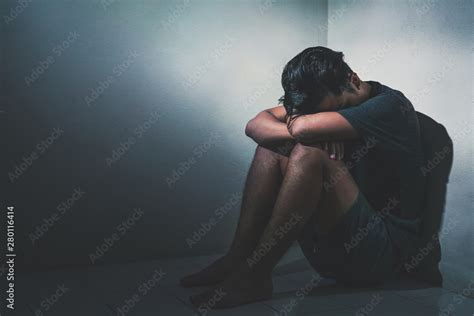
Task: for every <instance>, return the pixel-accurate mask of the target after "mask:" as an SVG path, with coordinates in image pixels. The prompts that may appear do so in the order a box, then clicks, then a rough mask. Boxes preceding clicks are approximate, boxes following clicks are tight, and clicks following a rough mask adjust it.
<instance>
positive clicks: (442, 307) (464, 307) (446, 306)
mask: <svg viewBox="0 0 474 316" xmlns="http://www.w3.org/2000/svg"><path fill="white" fill-rule="evenodd" d="M414 301H415V302H419V303H421V304H425V305H428V306H432V307H435V308H437V309H438V310H439V314H440V315H449V316H458V315H459V316H461V315H466V316H472V315H474V300H473V299H471V298H468V297H465V296H462V295H460V294H455V293H444V294H441V295H431V296H425V297H419V298H415V299H414Z"/></svg>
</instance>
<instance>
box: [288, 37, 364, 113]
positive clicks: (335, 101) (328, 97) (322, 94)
mask: <svg viewBox="0 0 474 316" xmlns="http://www.w3.org/2000/svg"><path fill="white" fill-rule="evenodd" d="M343 57H344V54H343V53H342V52H335V51H333V50H331V49H329V48H326V47H322V46H317V47H309V48H306V49H305V50H303V51H302V52H301V53H299V54H298V55H296V56H295V57H294V58H293V59H291V60H290V61H289V62H288V63H287V64H286V66H285V68H284V70H283V74H282V77H281V83H282V86H283V89H284V90H285V94H284V96H283V97H281V98H280V102H281V103H283V106H284V107H285V109H286V112H287V114H288V115H289V116H293V115H303V114H310V113H316V112H323V111H336V110H338V109H339V108H342V107H347V106H351V105H356V104H358V103H359V102H360V101H361V100H362V99H363V98H364V97H366V96H367V91H366V87H365V86H363V87H361V86H362V85H361V84H362V83H363V82H362V81H361V80H360V79H359V77H358V76H357V74H356V73H354V72H353V71H352V69H351V68H350V67H349V66H348V65H347V64H346V63H345V62H344V60H343Z"/></svg>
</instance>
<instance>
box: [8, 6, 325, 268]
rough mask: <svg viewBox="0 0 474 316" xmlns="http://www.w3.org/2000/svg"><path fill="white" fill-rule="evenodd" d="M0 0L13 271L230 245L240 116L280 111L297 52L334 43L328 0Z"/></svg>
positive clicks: (242, 143) (244, 149)
mask: <svg viewBox="0 0 474 316" xmlns="http://www.w3.org/2000/svg"><path fill="white" fill-rule="evenodd" d="M0 6H1V7H0V8H1V13H2V14H1V15H2V16H5V17H6V19H5V20H4V21H3V22H2V23H3V24H2V26H1V27H2V28H1V32H2V38H4V41H5V43H8V45H7V46H2V55H3V59H2V69H4V70H5V76H2V80H3V81H2V82H3V85H2V100H6V108H7V112H8V116H9V117H8V119H9V125H8V135H9V149H8V151H9V155H8V156H7V157H4V158H3V159H4V161H3V165H5V166H6V169H7V170H6V172H5V174H6V176H7V178H8V180H7V181H9V182H10V183H9V186H8V194H7V196H8V198H9V200H8V201H7V202H8V203H9V204H12V205H14V206H15V207H16V218H17V225H16V230H17V231H16V236H17V244H18V245H17V252H18V254H19V258H18V259H19V260H20V261H21V262H19V264H20V263H21V264H22V265H23V266H25V265H26V267H27V268H41V267H46V266H60V265H76V264H91V263H94V264H102V263H110V262H119V261H122V262H123V261H130V260H140V259H147V258H157V257H165V256H171V255H173V256H185V255H190V254H195V253H211V252H216V251H222V250H223V249H224V248H225V247H227V246H228V244H229V243H230V238H231V236H232V234H233V230H234V226H235V222H236V219H237V210H238V206H239V203H240V201H239V195H240V192H241V189H242V186H243V181H244V178H245V173H246V170H247V168H248V165H249V162H250V159H251V157H252V154H253V148H254V145H253V144H252V142H251V141H250V140H248V139H246V138H245V135H244V133H243V130H244V127H245V123H246V122H247V120H248V119H249V118H250V117H251V116H253V115H255V114H256V113H257V112H258V111H259V110H261V109H263V108H267V107H271V106H273V105H275V104H276V100H277V99H278V98H279V97H280V95H281V93H282V92H281V88H280V74H281V68H282V67H283V65H284V64H285V63H286V61H287V60H289V58H291V57H292V56H293V55H294V54H295V52H296V51H300V50H301V49H303V48H305V47H307V46H311V45H325V44H326V32H325V30H326V22H327V6H326V2H325V1H289V0H288V1H278V2H275V1H258V2H240V1H238V2H232V3H231V2H222V1H217V0H216V1H200V2H199V3H198V2H197V1H191V0H181V1H159V2H149V1H133V2H125V1H80V2H79V1H75V2H64V1H59V0H58V1H46V2H41V3H39V2H38V3H37V2H35V1H33V2H25V3H24V4H21V5H20V4H19V2H18V1H2V3H1V4H0ZM283 41H284V42H283ZM6 61H8V63H7V62H6ZM203 232H204V233H203ZM217 237H218V238H217Z"/></svg>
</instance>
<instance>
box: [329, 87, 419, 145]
mask: <svg viewBox="0 0 474 316" xmlns="http://www.w3.org/2000/svg"><path fill="white" fill-rule="evenodd" d="M405 100H406V101H405ZM409 112H414V109H413V106H412V105H411V103H410V102H409V101H408V100H407V99H404V97H402V96H399V95H397V92H396V91H395V90H394V91H393V92H383V93H381V94H378V95H376V96H374V97H372V98H370V99H368V100H367V101H365V102H363V103H361V104H359V105H356V106H352V107H349V108H345V109H342V110H339V111H338V113H339V114H341V115H342V116H343V117H344V118H345V119H346V120H347V121H348V122H349V123H350V124H351V125H352V127H353V128H354V129H355V130H357V132H358V134H359V135H360V136H361V137H362V138H364V139H370V138H372V139H374V140H375V141H376V142H377V143H378V145H380V146H381V147H383V148H386V149H389V150H394V151H410V146H409V145H408V144H409V141H410V140H409V136H408V134H409V130H410V128H409V124H410V122H409V119H407V118H408V117H409Z"/></svg>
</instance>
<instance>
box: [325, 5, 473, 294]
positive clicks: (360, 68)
mask: <svg viewBox="0 0 474 316" xmlns="http://www.w3.org/2000/svg"><path fill="white" fill-rule="evenodd" d="M328 25H329V33H328V45H329V47H331V48H332V49H337V50H341V51H343V52H344V53H345V54H346V60H347V62H348V63H349V64H350V65H351V67H352V68H353V70H354V71H356V72H357V73H358V74H359V75H360V76H361V78H362V79H363V80H377V81H380V82H382V83H385V84H387V85H389V86H391V87H393V88H395V89H398V90H401V91H402V92H403V93H404V94H405V95H406V96H407V97H408V98H409V99H410V100H411V101H412V103H413V105H414V106H415V109H417V110H418V111H421V112H423V113H425V114H427V115H429V116H431V117H432V118H434V119H435V120H436V121H438V122H440V123H441V124H443V125H444V126H445V127H446V128H447V130H448V132H449V134H450V135H451V138H452V139H453V142H454V163H453V169H452V171H451V176H450V181H449V185H448V195H447V203H446V212H445V217H444V223H443V225H444V226H443V229H442V233H441V246H442V250H443V257H442V265H441V268H442V272H443V274H444V276H445V279H446V281H447V285H448V286H452V287H456V288H459V289H462V288H465V287H466V286H467V283H469V282H473V281H474V273H473V271H472V263H473V262H474V233H473V230H472V228H473V227H474V216H473V180H472V179H473V169H472V168H473V165H474V164H473V161H472V148H473V146H472V144H473V143H472V141H473V139H474V138H473V135H472V125H473V121H474V112H473V107H472V71H473V68H472V51H471V49H472V29H471V28H472V2H471V1H459V0H458V1H447V0H445V1H434V0H433V1H431V0H426V1H356V0H347V1H329V11H328ZM471 284H472V283H471Z"/></svg>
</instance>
